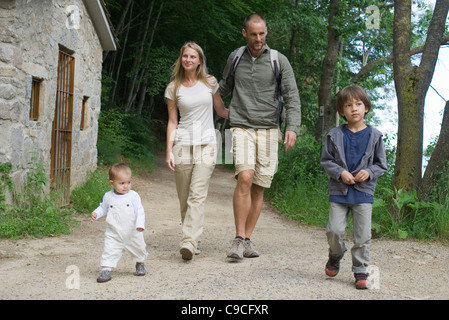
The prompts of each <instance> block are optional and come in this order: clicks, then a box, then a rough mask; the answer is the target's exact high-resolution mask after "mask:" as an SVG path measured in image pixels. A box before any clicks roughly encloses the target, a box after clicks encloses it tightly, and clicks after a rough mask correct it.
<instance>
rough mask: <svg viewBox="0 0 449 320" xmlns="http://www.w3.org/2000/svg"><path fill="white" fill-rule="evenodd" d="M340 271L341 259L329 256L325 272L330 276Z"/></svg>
mask: <svg viewBox="0 0 449 320" xmlns="http://www.w3.org/2000/svg"><path fill="white" fill-rule="evenodd" d="M338 271H340V260H339V259H334V258H331V257H329V260H327V263H326V268H325V272H326V274H327V275H328V276H329V277H335V276H336V275H337V274H338Z"/></svg>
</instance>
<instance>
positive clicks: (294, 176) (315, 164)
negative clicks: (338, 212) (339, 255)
mask: <svg viewBox="0 0 449 320" xmlns="http://www.w3.org/2000/svg"><path fill="white" fill-rule="evenodd" d="M280 148H282V146H280ZM327 182H328V179H327V175H326V174H325V173H324V170H323V169H322V167H321V165H320V145H319V144H318V143H317V142H316V141H315V139H314V137H312V136H311V135H308V134H301V135H300V136H299V137H298V140H297V142H296V144H295V146H294V147H293V148H292V149H290V150H289V151H287V152H281V153H280V155H279V165H278V170H277V172H276V175H275V176H274V179H273V182H272V185H271V188H269V189H266V191H265V194H266V197H267V199H268V200H269V201H270V202H271V204H272V205H273V206H274V207H276V208H277V209H278V210H280V211H282V212H283V213H284V214H285V215H287V216H288V217H290V218H291V219H293V220H297V221H301V222H303V223H306V224H312V225H320V226H325V225H326V223H327V217H328V211H329V209H328V208H329V202H328V195H327Z"/></svg>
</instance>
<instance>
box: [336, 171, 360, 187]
mask: <svg viewBox="0 0 449 320" xmlns="http://www.w3.org/2000/svg"><path fill="white" fill-rule="evenodd" d="M340 177H341V180H342V181H343V182H344V183H345V184H355V181H356V180H355V179H354V176H353V175H352V174H351V173H350V172H349V171H347V170H343V172H342V173H341V174H340Z"/></svg>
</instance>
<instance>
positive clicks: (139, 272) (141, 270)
mask: <svg viewBox="0 0 449 320" xmlns="http://www.w3.org/2000/svg"><path fill="white" fill-rule="evenodd" d="M146 273H147V270H146V269H145V265H144V264H143V262H137V263H136V273H135V275H136V276H144V275H146Z"/></svg>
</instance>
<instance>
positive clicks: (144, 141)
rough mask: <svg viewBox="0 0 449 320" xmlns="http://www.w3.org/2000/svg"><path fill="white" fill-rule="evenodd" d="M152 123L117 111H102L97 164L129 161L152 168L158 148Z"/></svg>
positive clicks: (134, 115) (138, 116)
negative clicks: (122, 158)
mask: <svg viewBox="0 0 449 320" xmlns="http://www.w3.org/2000/svg"><path fill="white" fill-rule="evenodd" d="M153 122H154V121H151V120H148V119H145V118H143V117H141V116H140V115H137V114H130V113H123V112H121V111H119V110H118V109H111V110H103V111H101V113H100V117H99V125H98V142H97V149H98V161H99V163H103V164H105V165H112V164H114V163H116V162H119V161H121V157H125V158H127V159H129V160H130V161H131V162H132V163H133V164H134V165H135V166H137V165H139V166H142V167H144V168H146V169H152V168H154V161H155V157H154V153H155V150H156V147H157V143H156V139H155V138H154V135H153V132H152V131H151V129H150V128H152V124H153Z"/></svg>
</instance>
